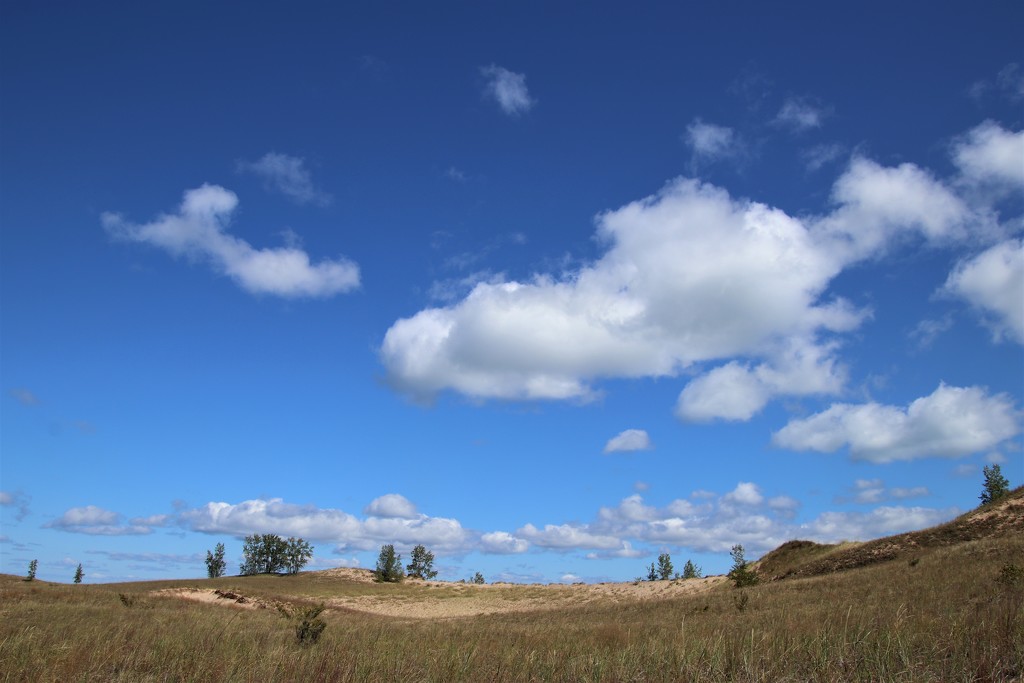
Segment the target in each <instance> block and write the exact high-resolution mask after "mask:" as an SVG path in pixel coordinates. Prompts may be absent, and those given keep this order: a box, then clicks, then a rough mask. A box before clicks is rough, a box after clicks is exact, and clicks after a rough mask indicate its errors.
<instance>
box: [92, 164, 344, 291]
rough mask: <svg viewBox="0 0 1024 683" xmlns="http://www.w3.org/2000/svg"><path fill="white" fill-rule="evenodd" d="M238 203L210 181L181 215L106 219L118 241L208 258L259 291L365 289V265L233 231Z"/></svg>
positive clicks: (191, 194) (188, 195)
mask: <svg viewBox="0 0 1024 683" xmlns="http://www.w3.org/2000/svg"><path fill="white" fill-rule="evenodd" d="M237 206H238V197H237V196H236V195H235V193H234V192H231V191H230V190H226V189H224V188H223V187H220V186H219V185H210V184H204V185H202V186H201V187H198V188H196V189H193V190H187V191H186V192H185V195H184V199H183V200H182V203H181V206H180V207H179V208H178V212H177V213H176V214H173V215H168V214H162V215H160V216H158V217H157V219H156V220H154V221H153V222H152V223H146V224H143V225H137V224H134V223H130V222H128V221H126V220H124V218H123V217H122V216H121V215H120V214H117V213H111V212H106V213H104V214H103V215H102V217H101V218H102V223H103V227H104V229H106V231H107V233H108V234H110V235H111V236H112V237H114V238H115V239H120V240H125V241H129V242H141V243H144V244H149V245H152V246H155V247H160V248H161V249H164V250H165V251H168V252H170V253H171V254H172V255H173V256H186V257H188V258H190V259H194V260H196V261H203V262H206V263H208V264H209V265H210V266H211V267H212V268H213V269H214V270H215V271H216V272H218V273H220V274H222V275H227V276H228V277H230V278H231V279H232V280H234V281H235V282H236V283H237V284H238V285H239V286H241V287H242V289H245V290H246V291H248V292H250V293H253V294H273V295H276V296H282V297H328V296H333V295H335V294H340V293H343V292H348V291H351V290H353V289H356V288H357V287H359V266H357V265H356V264H355V263H354V262H352V261H350V260H348V259H346V258H344V257H341V258H338V259H335V260H333V261H330V260H325V261H321V262H320V263H317V264H312V263H310V259H309V255H308V254H307V253H306V252H305V251H303V250H301V249H298V248H296V247H291V246H286V247H278V248H271V249H255V248H253V247H252V246H251V245H250V244H249V243H248V242H246V241H245V240H243V239H241V238H239V237H234V236H232V235H230V234H228V233H227V231H226V230H227V227H228V225H229V223H230V221H231V216H232V214H233V213H234V212H235V209H236V208H237Z"/></svg>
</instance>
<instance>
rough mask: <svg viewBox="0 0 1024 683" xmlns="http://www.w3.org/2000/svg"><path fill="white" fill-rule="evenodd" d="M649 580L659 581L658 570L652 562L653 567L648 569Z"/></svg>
mask: <svg viewBox="0 0 1024 683" xmlns="http://www.w3.org/2000/svg"><path fill="white" fill-rule="evenodd" d="M647 580H648V581H657V580H658V568H657V567H656V566H655V565H654V563H653V562H651V565H650V566H649V567H647Z"/></svg>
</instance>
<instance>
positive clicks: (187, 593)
mask: <svg viewBox="0 0 1024 683" xmlns="http://www.w3.org/2000/svg"><path fill="white" fill-rule="evenodd" d="M152 594H153V595H155V596H158V597H171V598H179V599H182V600H191V601H193V602H205V603H211V604H217V605H223V606H225V607H239V608H242V609H274V608H276V604H275V603H272V602H269V601H266V600H262V599H260V598H253V597H248V596H245V595H242V594H240V593H236V592H234V591H225V590H220V589H219V588H218V589H204V588H165V589H164V590H158V591H153V593H152Z"/></svg>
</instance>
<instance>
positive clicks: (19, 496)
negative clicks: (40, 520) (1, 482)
mask: <svg viewBox="0 0 1024 683" xmlns="http://www.w3.org/2000/svg"><path fill="white" fill-rule="evenodd" d="M29 502H30V499H29V497H28V496H26V495H25V494H24V493H22V492H21V491H15V492H13V493H12V492H10V491H0V505H2V506H3V507H10V508H14V510H15V513H14V519H16V520H18V521H19V522H20V521H21V520H23V519H25V517H27V516H28V504H29Z"/></svg>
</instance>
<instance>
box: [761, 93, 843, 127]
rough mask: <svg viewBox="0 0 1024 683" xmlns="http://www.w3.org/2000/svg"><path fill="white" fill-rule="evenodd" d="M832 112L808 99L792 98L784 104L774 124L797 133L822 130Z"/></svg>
mask: <svg viewBox="0 0 1024 683" xmlns="http://www.w3.org/2000/svg"><path fill="white" fill-rule="evenodd" d="M829 113H830V111H829V110H828V109H827V108H825V107H821V106H818V105H817V104H814V103H813V102H811V101H810V100H809V99H807V98H802V97H790V98H788V99H787V100H786V101H785V102H783V104H782V108H781V109H779V113H778V114H776V115H775V120H774V123H775V124H776V125H780V126H785V127H787V128H791V129H793V130H796V131H804V130H810V129H812V128H821V125H822V122H823V121H824V120H825V117H826V116H828V115H829Z"/></svg>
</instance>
